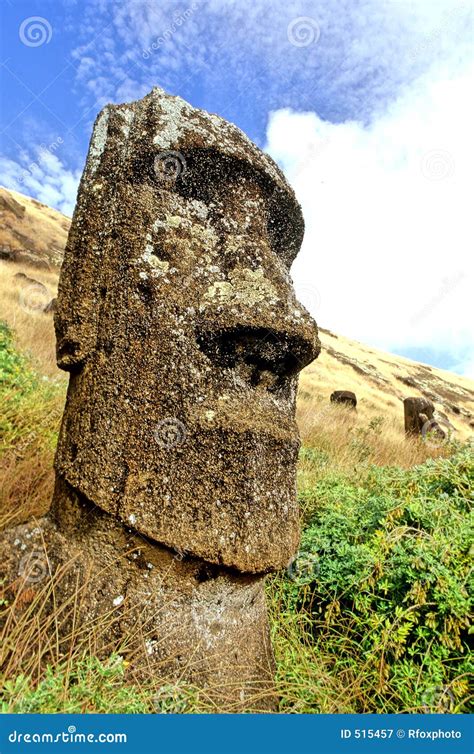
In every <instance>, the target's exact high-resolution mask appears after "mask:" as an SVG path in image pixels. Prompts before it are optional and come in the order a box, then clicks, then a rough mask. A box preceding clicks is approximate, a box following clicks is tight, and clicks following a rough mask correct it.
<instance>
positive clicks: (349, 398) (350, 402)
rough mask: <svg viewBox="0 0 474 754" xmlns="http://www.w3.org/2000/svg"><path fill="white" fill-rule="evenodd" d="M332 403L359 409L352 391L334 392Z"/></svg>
mask: <svg viewBox="0 0 474 754" xmlns="http://www.w3.org/2000/svg"><path fill="white" fill-rule="evenodd" d="M331 403H342V404H343V405H345V406H349V407H350V408H354V409H355V408H357V397H356V394H355V393H353V392H352V391H351V390H334V392H333V393H331Z"/></svg>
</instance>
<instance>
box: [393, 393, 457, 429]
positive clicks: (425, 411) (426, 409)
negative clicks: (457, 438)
mask: <svg viewBox="0 0 474 754" xmlns="http://www.w3.org/2000/svg"><path fill="white" fill-rule="evenodd" d="M403 407H404V411H405V432H406V433H407V435H422V434H426V433H428V432H432V433H436V434H437V435H438V436H439V437H442V438H444V437H445V436H446V432H445V430H444V429H443V428H442V426H440V422H441V423H442V424H444V425H446V426H449V425H448V422H447V417H446V418H440V417H439V416H438V415H437V414H436V413H435V407H434V405H433V403H432V402H431V401H430V400H428V398H405V400H404V401H403Z"/></svg>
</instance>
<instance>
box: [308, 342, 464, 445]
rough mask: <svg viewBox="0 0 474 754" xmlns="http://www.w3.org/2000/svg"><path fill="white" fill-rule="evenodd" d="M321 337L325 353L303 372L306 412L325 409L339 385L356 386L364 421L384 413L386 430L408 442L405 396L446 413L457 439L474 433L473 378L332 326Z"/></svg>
mask: <svg viewBox="0 0 474 754" xmlns="http://www.w3.org/2000/svg"><path fill="white" fill-rule="evenodd" d="M320 338H321V344H322V350H321V354H320V356H319V357H318V359H317V360H316V361H314V362H313V363H312V364H310V366H309V367H307V368H306V369H304V370H303V372H302V374H301V376H300V386H299V395H298V397H299V407H300V411H301V412H302V413H303V414H307V413H308V412H311V411H312V410H315V411H316V413H317V412H320V411H321V409H322V408H323V407H324V406H326V405H328V404H329V398H330V395H331V393H332V392H333V391H334V390H351V391H353V392H354V393H355V394H356V396H357V400H358V404H357V421H358V423H359V424H360V425H361V426H367V424H368V423H369V422H370V421H371V420H372V419H375V418H376V417H379V416H382V417H383V418H384V419H385V424H384V434H387V433H389V434H390V435H391V436H392V438H393V440H394V441H396V442H400V443H404V442H405V437H404V418H403V399H404V398H407V397H409V396H423V395H425V396H426V397H431V400H433V403H434V405H435V408H436V409H437V410H438V411H439V412H442V413H444V414H445V415H446V417H447V420H448V421H449V423H450V424H451V425H452V427H453V438H455V439H458V440H460V441H465V440H467V439H468V438H470V437H472V436H473V432H474V423H473V420H474V381H473V380H470V379H468V378H467V377H461V376H459V375H457V374H453V373H452V372H446V371H444V370H442V369H436V368H435V367H430V366H427V365H424V364H420V363H417V362H414V361H410V360H409V359H404V358H403V357H401V356H396V355H394V354H389V353H384V352H383V351H379V350H378V349H376V348H371V347H369V346H366V345H364V344H362V343H358V342H357V341H354V340H350V339H349V338H345V337H344V336H342V335H335V334H333V333H330V332H329V331H328V330H321V331H320ZM402 380H405V381H407V382H408V383H411V384H406V382H404V381H402ZM457 412H459V413H457ZM319 424H321V422H319ZM303 432H304V429H303Z"/></svg>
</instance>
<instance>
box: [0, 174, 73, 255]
mask: <svg viewBox="0 0 474 754" xmlns="http://www.w3.org/2000/svg"><path fill="white" fill-rule="evenodd" d="M70 224H71V220H70V218H69V217H65V216H64V215H62V214H61V212H58V211H57V210H55V209H51V208H50V207H47V206H46V205H45V204H41V202H38V201H37V200H36V199H32V198H30V197H28V196H24V195H23V194H19V193H17V192H16V191H10V190H8V189H5V188H1V187H0V257H1V258H3V259H9V258H10V259H13V260H16V261H20V260H23V261H26V262H28V263H29V264H33V265H35V266H39V267H41V268H45V269H47V268H48V267H59V266H60V265H61V261H62V258H63V252H64V247H65V245H66V240H67V234H68V232H69V226H70Z"/></svg>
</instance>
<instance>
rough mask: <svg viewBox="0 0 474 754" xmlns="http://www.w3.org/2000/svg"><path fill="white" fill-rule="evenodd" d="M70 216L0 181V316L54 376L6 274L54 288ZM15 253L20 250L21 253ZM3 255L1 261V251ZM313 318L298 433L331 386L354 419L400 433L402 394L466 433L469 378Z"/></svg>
mask: <svg viewBox="0 0 474 754" xmlns="http://www.w3.org/2000/svg"><path fill="white" fill-rule="evenodd" d="M70 222H71V221H70V219H69V218H67V217H65V216H64V215H62V214H61V213H60V212H57V211H56V210H52V209H50V208H49V207H46V206H45V205H43V204H40V202H37V201H36V200H35V199H31V198H29V197H26V196H23V195H22V194H18V193H16V192H14V191H8V190H6V189H1V188H0V249H2V248H11V249H14V250H16V253H15V254H13V255H12V257H13V260H15V261H13V262H12V261H11V259H10V261H3V262H2V263H1V264H0V290H1V294H2V295H1V299H2V304H1V306H0V318H2V319H4V320H5V321H6V322H7V323H8V324H9V325H10V326H11V327H12V329H13V330H14V331H15V332H16V335H17V339H18V341H19V345H20V347H21V348H22V350H26V351H30V353H31V354H32V355H33V358H34V360H37V361H39V362H41V368H42V370H43V371H44V373H45V374H47V375H49V376H53V375H57V376H59V373H58V372H57V370H56V367H55V364H54V333H53V325H52V317H51V316H50V315H49V316H48V315H45V314H43V312H42V311H41V310H38V309H34V308H33V309H31V310H30V309H29V308H28V307H26V308H25V306H24V305H22V285H21V284H20V282H18V280H17V279H14V275H15V273H16V272H18V271H24V272H25V273H26V274H29V275H30V276H33V277H34V278H35V279H37V280H38V281H39V282H41V283H43V284H44V285H45V286H46V288H47V289H48V296H49V295H51V296H52V295H54V291H55V287H56V285H57V277H58V265H59V264H60V262H61V258H62V253H63V250H64V246H65V243H66V239H67V232H68V229H69V226H70ZM22 252H26V253H27V254H26V256H25V255H24V254H23V255H22ZM3 258H4V260H5V255H3ZM35 260H37V261H39V264H40V267H39V268H36V269H34V272H32V271H28V265H30V264H31V263H34V262H35ZM44 262H46V263H47V264H46V265H45V264H44ZM23 298H24V297H23ZM318 324H319V325H320V326H321V325H322V327H321V328H320V336H321V343H322V351H321V355H320V356H319V358H318V359H317V360H316V361H315V362H314V363H313V364H311V365H310V366H309V367H307V368H306V369H305V370H304V371H303V373H302V375H301V379H300V390H299V406H298V415H299V420H300V424H301V427H302V431H303V436H304V432H305V430H306V429H308V428H311V427H312V426H314V421H313V420H314V418H315V416H316V417H318V416H319V419H321V413H322V412H324V410H325V409H326V406H328V404H329V397H330V394H331V393H332V392H333V390H352V391H353V392H355V394H356V395H357V399H358V407H357V417H356V420H357V422H358V423H360V424H364V423H367V422H368V421H370V420H371V419H374V418H375V417H382V418H383V419H384V421H385V423H386V425H387V426H390V427H391V428H392V430H393V431H395V432H396V433H398V434H399V435H400V436H401V435H403V399H404V398H405V397H407V396H425V397H427V398H430V399H431V400H432V401H433V403H434V404H435V407H436V409H437V411H438V413H439V414H441V416H443V417H445V419H446V420H447V421H448V422H449V423H450V424H451V425H452V427H453V437H455V438H457V439H459V440H466V439H467V438H469V437H470V436H472V434H473V431H474V382H473V381H472V380H469V379H467V378H464V377H460V376H459V375H456V374H452V373H450V372H446V371H443V370H441V369H436V368H434V367H430V366H427V365H424V364H420V363H417V362H414V361H410V360H409V359H404V358H402V357H401V356H395V355H393V354H388V353H384V352H383V351H380V350H377V349H376V348H371V347H369V346H366V345H363V344H362V343H358V342H357V341H354V340H350V339H349V338H345V337H344V336H342V335H336V334H334V333H332V332H330V331H329V330H326V329H324V323H318ZM323 418H324V417H323ZM316 424H317V422H316Z"/></svg>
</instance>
